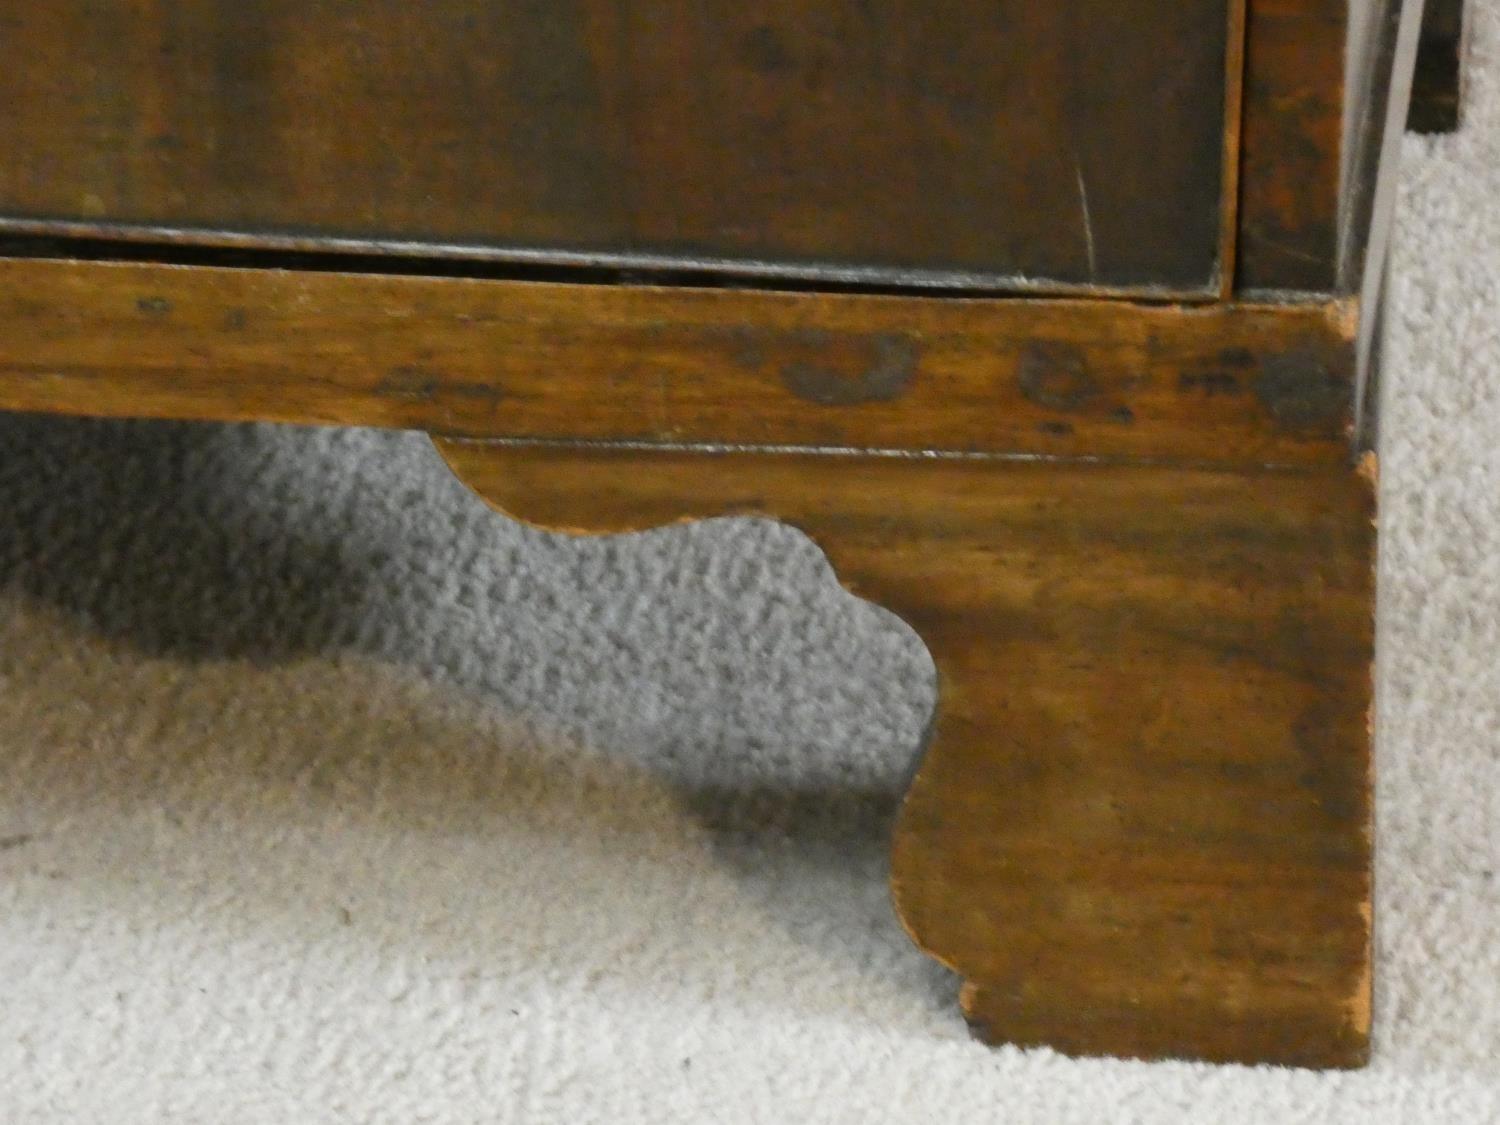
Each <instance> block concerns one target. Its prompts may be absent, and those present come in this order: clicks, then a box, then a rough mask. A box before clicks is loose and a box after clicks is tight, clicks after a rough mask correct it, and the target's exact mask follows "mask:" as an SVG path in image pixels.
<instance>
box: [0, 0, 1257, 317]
mask: <svg viewBox="0 0 1500 1125" xmlns="http://www.w3.org/2000/svg"><path fill="white" fill-rule="evenodd" d="M1229 5H1230V0H1050V2H1046V3H1040V2H1038V0H982V2H981V0H964V2H962V3H960V2H956V0H765V2H762V3H755V4H747V3H744V2H743V0H640V2H627V0H424V2H422V3H413V2H412V0H45V2H38V0H0V106H3V107H4V111H3V112H0V152H3V153H4V154H5V158H4V160H3V161H0V224H3V226H5V227H7V228H9V229H11V230H23V231H40V232H53V231H60V232H64V233H68V232H72V233H77V232H81V231H91V230H95V229H97V230H98V231H99V232H102V233H104V234H106V235H121V234H123V235H127V236H140V237H146V236H156V237H167V236H171V237H182V238H185V239H187V240H189V241H204V242H212V241H216V240H217V241H222V240H224V239H233V238H236V237H239V238H250V239H255V238H265V239H266V240H267V241H268V242H270V241H274V240H276V239H281V240H283V241H284V242H292V241H299V242H300V243H302V244H311V245H314V246H317V245H333V244H334V242H335V240H340V239H347V240H353V241H354V242H373V243H379V244H381V245H379V246H377V247H374V248H376V249H385V250H392V251H402V252H405V251H410V252H413V253H421V254H473V255H477V256H484V257H494V258H514V259H530V260H541V261H555V262H559V263H567V262H597V263H612V264H629V263H638V264H642V265H667V266H671V265H676V264H682V265H684V266H692V265H701V266H706V267H709V268H714V269H727V270H740V271H745V272H750V273H771V274H780V275H784V276H787V277H824V278H839V277H846V278H849V279H864V280H872V281H890V282H898V281H906V282H913V283H926V282H931V283H950V284H952V283H963V284H986V285H995V286H1001V287H1016V288H1060V287H1061V288H1066V287H1068V286H1082V285H1090V284H1094V285H1099V286H1105V287H1111V288H1117V289H1123V290H1126V291H1130V292H1171V293H1181V294H1193V293H1206V292H1209V291H1210V290H1211V288H1212V287H1213V285H1214V284H1215V279H1216V274H1217V270H1218V261H1217V259H1218V254H1219V250H1218V247H1219V242H1220V230H1221V224H1222V222H1223V215H1222V211H1221V195H1222V180H1223V172H1222V165H1223V156H1222V153H1223V148H1224V136H1225V130H1224V120H1225V116H1226V115H1225V85H1226V76H1225V66H1226V55H1227V47H1226V43H1227V41H1228V39H1229V35H1228V29H1229V25H1230V13H1229Z"/></svg>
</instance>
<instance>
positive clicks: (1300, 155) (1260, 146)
mask: <svg viewBox="0 0 1500 1125" xmlns="http://www.w3.org/2000/svg"><path fill="white" fill-rule="evenodd" d="M1245 36H1246V38H1245V67H1244V69H1245V95H1244V96H1245V104H1244V115H1243V116H1244V125H1243V135H1242V138H1241V159H1240V211H1239V220H1238V224H1237V225H1238V227H1239V244H1238V248H1237V252H1236V253H1237V258H1236V275H1237V291H1238V292H1239V293H1242V294H1250V293H1262V294H1264V293H1284V292H1299V293H1327V292H1332V291H1333V290H1334V288H1335V285H1336V283H1337V279H1338V262H1339V226H1340V222H1339V220H1340V206H1341V200H1342V194H1343V168H1344V157H1343V152H1344V117H1345V104H1346V97H1347V95H1348V85H1347V77H1348V76H1347V71H1348V50H1347V48H1348V39H1349V10H1348V0H1296V2H1294V3H1288V2H1286V0H1250V5H1249V8H1248V12H1247V16H1246V31H1245Z"/></svg>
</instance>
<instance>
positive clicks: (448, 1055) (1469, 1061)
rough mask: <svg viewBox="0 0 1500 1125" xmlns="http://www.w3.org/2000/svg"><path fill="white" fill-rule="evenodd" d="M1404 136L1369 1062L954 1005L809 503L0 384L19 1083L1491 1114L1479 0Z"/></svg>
mask: <svg viewBox="0 0 1500 1125" xmlns="http://www.w3.org/2000/svg"><path fill="white" fill-rule="evenodd" d="M1477 15H1478V21H1477V22H1478V27H1477V28H1476V34H1475V38H1476V42H1475V45H1474V46H1475V52H1474V54H1475V63H1476V66H1475V73H1474V84H1473V88H1472V91H1471V94H1472V102H1471V105H1470V113H1469V119H1468V123H1467V126H1466V129H1465V131H1464V133H1463V134H1461V135H1460V136H1459V137H1457V138H1456V139H1450V140H1442V141H1437V142H1419V141H1413V142H1411V143H1410V145H1409V155H1410V160H1409V166H1408V176H1407V187H1406V191H1405V193H1404V198H1403V201H1402V207H1403V219H1402V229H1401V236H1400V244H1399V249H1398V269H1397V283H1396V290H1395V304H1394V308H1393V314H1392V318H1391V319H1392V329H1393V340H1392V344H1391V362H1390V370H1389V376H1390V385H1389V387H1388V391H1389V394H1388V412H1387V422H1386V432H1385V446H1384V462H1383V465H1384V478H1383V483H1384V491H1385V548H1386V550H1385V561H1384V586H1383V591H1382V596H1383V610H1382V612H1383V628H1384V633H1383V637H1382V643H1383V646H1384V652H1383V663H1384V667H1383V674H1382V684H1381V688H1382V693H1383V709H1384V720H1383V721H1384V726H1383V732H1382V733H1383V745H1382V746H1381V761H1382V773H1381V779H1380V790H1379V806H1380V846H1381V849H1382V856H1381V862H1380V887H1379V903H1378V922H1379V973H1380V975H1379V985H1378V1004H1379V1010H1378V1016H1377V1028H1376V1032H1377V1046H1376V1058H1375V1063H1374V1065H1373V1066H1372V1067H1371V1068H1370V1069H1369V1070H1368V1071H1366V1072H1363V1073H1358V1074H1341V1075H1331V1076H1325V1075H1317V1074H1311V1073H1303V1072H1290V1071H1273V1070H1251V1069H1243V1068H1211V1067H1202V1066H1191V1065H1183V1064H1165V1065H1145V1064H1137V1063H1121V1062H1110V1061H1086V1062H1074V1061H1070V1060H1067V1059H1063V1058H1060V1057H1058V1056H1055V1055H1052V1054H1050V1053H1048V1052H1030V1053H1026V1052H1019V1051H1015V1050H999V1051H989V1050H986V1049H984V1048H981V1047H978V1046H975V1045H974V1044H972V1043H971V1042H970V1041H969V1040H968V1038H967V1037H966V1035H965V1032H964V1029H963V1027H962V1025H961V1022H960V1020H959V1018H958V1016H957V1013H956V1011H955V1009H954V1007H953V1004H952V991H953V985H952V983H951V982H950V981H949V980H947V979H945V977H944V975H943V974H942V973H940V972H938V971H937V970H935V969H934V968H932V967H931V966H930V965H929V964H928V963H927V962H926V961H925V960H924V959H923V958H921V957H920V956H918V955H917V954H916V953H915V952H914V951H913V950H912V949H911V948H910V947H909V946H908V944H907V942H906V939H905V938H904V936H903V935H902V933H901V932H900V930H899V929H898V928H897V926H896V923H895V921H894V920H893V918H892V916H891V913H890V910H889V907H888V905H887V900H886V891H885V883H884V866H885V859H884V842H885V829H886V823H887V820H888V817H889V815H890V812H891V809H892V805H893V802H894V800H895V799H896V797H897V795H898V793H899V789H900V779H901V776H902V774H903V772H904V771H905V769H906V767H907V762H908V759H909V758H910V756H911V754H912V753H913V750H914V748H915V746H916V742H917V737H918V732H919V731H920V729H921V727H922V725H923V723H924V720H925V717H926V714H927V712H928V710H929V708H930V706H931V702H932V686H931V671H930V666H929V663H928V660H927V657H926V655H925V653H924V651H923V650H922V649H921V647H920V646H919V645H918V644H917V643H916V642H915V640H914V639H913V637H912V636H911V635H910V634H909V633H908V632H907V631H906V629H905V628H904V627H902V626H900V625H899V624H897V623H896V622H894V621H893V620H892V619H891V618H889V617H888V616H886V615H885V614H883V613H882V612H880V611H878V610H875V609H873V608H871V607H869V606H867V605H863V604H860V603H857V602H855V601H853V600H852V599H850V598H848V597H847V596H845V595H844V594H843V593H842V592H841V591H840V590H839V588H838V587H837V586H836V584H835V583H834V581H833V580H832V578H831V576H830V574H829V573H828V571H827V569H826V567H825V565H824V563H823V562H822V560H821V557H820V556H819V555H818V554H817V552H816V551H814V550H813V549H812V547H811V546H810V545H809V544H808V543H807V542H806V541H805V540H804V539H802V538H801V537H800V536H798V535H797V534H795V533H793V532H790V531H788V530H785V529H782V528H779V527H777V526H774V525H769V524H760V523H748V522H745V523H740V522H734V523H730V522H721V523H715V524H709V525H702V526H697V527H693V528H689V529H686V530H679V531H673V532H670V533H655V534H651V535H645V536H639V537H631V538H625V539H620V540H612V541H596V542H571V541H565V540H562V539H556V538H551V537H547V536H543V535H539V534H535V533H532V532H529V531H525V530H522V529H520V528H518V527H516V526H514V525H511V524H508V523H506V522H504V521H502V520H500V519H498V518H496V517H493V516H491V515H490V514H488V513H487V512H486V511H485V510H484V509H483V508H482V507H480V506H479V505H478V504H477V503H475V502H473V501H472V500H471V499H470V498H469V497H468V496H467V495H466V494H464V493H463V492H462V491H461V490H460V489H459V488H458V487H457V486H456V485H455V484H454V483H453V482H452V481H451V480H450V479H449V478H448V476H447V475H446V472H445V470H444V469H443V468H442V466H441V465H440V464H439V462H438V460H437V458H436V457H435V455H434V454H433V453H432V451H431V450H430V449H429V448H428V446H427V445H426V444H425V442H424V440H422V439H420V438H417V437H413V436H408V435H390V434H375V433H366V432H348V431H343V432H334V431H324V432H318V431H294V430H288V429H276V428H233V429H229V428H215V427H206V426H205V427H188V426H170V425H146V424H136V425H122V424H94V423H87V422H69V421H59V420H45V419H32V418H4V419H0V443H3V444H0V495H3V497H4V503H3V504H0V982H3V989H4V992H3V1002H0V1121H3V1122H7V1123H25V1122H100V1123H106V1122H107V1123H111V1125H123V1123H135V1122H140V1123H145V1122H153V1123H157V1122H167V1121H186V1122H207V1123H214V1122H267V1123H287V1122H324V1121H330V1122H331V1121H358V1122H365V1121H390V1122H401V1123H409V1122H419V1121H421V1122H427V1121H431V1122H472V1121H514V1122H525V1123H530V1122H539V1123H547V1122H570V1123H572V1122H593V1121H599V1122H610V1123H624V1122H639V1123H654V1122H710V1121H728V1122H737V1121H745V1122H769V1123H777V1125H780V1123H783V1122H796V1121H818V1122H823V1121H827V1122H851V1123H852V1122H859V1123H865V1122H872V1121H898V1122H992V1121H993V1122H1015V1123H1020V1122H1037V1123H1046V1125H1057V1123H1063V1122H1089V1123H1093V1122H1195V1123H1197V1122H1256V1123H1266V1122H1294V1121H1295V1122H1330V1121H1340V1122H1343V1121H1347V1122H1360V1123H1366V1122H1398V1121H1399V1122H1450V1121H1451V1122H1489V1121H1496V1120H1500V877H1497V874H1496V872H1497V869H1500V753H1497V743H1500V563H1497V561H1496V560H1500V2H1497V0H1485V3H1484V4H1483V6H1482V7H1481V8H1480V10H1479V12H1478V13H1477Z"/></svg>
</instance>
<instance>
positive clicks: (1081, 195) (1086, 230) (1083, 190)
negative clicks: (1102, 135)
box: [1073, 153, 1099, 281]
mask: <svg viewBox="0 0 1500 1125" xmlns="http://www.w3.org/2000/svg"><path fill="white" fill-rule="evenodd" d="M1073 170H1074V171H1075V172H1077V173H1078V206H1079V210H1081V211H1082V212H1083V240H1084V245H1085V246H1086V247H1087V249H1088V253H1089V280H1090V281H1096V280H1098V276H1099V262H1098V258H1097V256H1096V255H1095V253H1094V214H1093V212H1092V211H1091V210H1090V209H1089V185H1088V182H1087V181H1086V180H1085V179H1084V178H1083V161H1082V160H1080V159H1079V157H1078V154H1077V153H1074V154H1073Z"/></svg>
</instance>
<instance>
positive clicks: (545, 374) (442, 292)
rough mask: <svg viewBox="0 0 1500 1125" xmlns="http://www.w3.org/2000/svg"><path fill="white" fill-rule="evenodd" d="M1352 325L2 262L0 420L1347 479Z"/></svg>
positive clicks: (1078, 305) (1345, 316) (1257, 315)
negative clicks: (1282, 470)
mask: <svg viewBox="0 0 1500 1125" xmlns="http://www.w3.org/2000/svg"><path fill="white" fill-rule="evenodd" d="M1354 314H1355V310H1354V307H1353V306H1352V305H1348V304H1332V305H1297V306H1279V305H1233V304H1231V305H1218V306H1212V307H1197V306H1194V307H1187V308H1180V307H1171V306H1136V305H1130V304H1125V303H1119V302H1080V301H1064V300H1052V301H1043V300H941V301H935V300H923V299H919V298H912V297H876V296H852V295H834V294H822V295H812V296H807V295H795V294H788V293H770V292H752V291H726V290H692V289H651V288H642V287H619V286H606V285H548V284H526V283H517V282H498V281H475V280H461V279H451V278H423V277H395V276H370V275H363V276H362V275H346V274H325V273H287V272H276V271H255V270H234V269H182V268H174V267H168V266H160V265H150V264H109V265H107V264H100V263H70V262H56V261H44V260H29V259H17V260H0V408H3V409H10V410H45V411H62V412H73V413H92V414H99V415H115V416H149V417H170V418H206V419H220V420H232V419H263V420H272V421H276V420H280V421H290V422H329V423H341V424H349V425H387V426H404V427H411V428H418V429H426V430H429V431H435V432H439V433H446V434H453V435H467V436H481V437H515V438H528V439H541V440H558V441H562V440H590V441H592V440H612V441H639V442H650V443H660V442H677V443H683V442H686V443H711V444H720V445H799V446H839V447H847V446H852V447H860V448H902V449H925V450H950V451H959V452H985V453H1017V454H1035V455H1042V456H1089V457H1112V458H1124V459H1175V460H1179V461H1186V462H1194V461H1201V462H1218V463H1259V464H1308V463H1341V462H1342V461H1343V460H1344V459H1345V458H1346V457H1347V450H1348V429H1349V425H1350V418H1351V410H1352V405H1351V396H1352V389H1353V388H1352V374H1353V373H1352V359H1351V348H1350V339H1351V337H1352V333H1353V332H1354V330H1355V327H1356V326H1355V315H1354Z"/></svg>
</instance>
